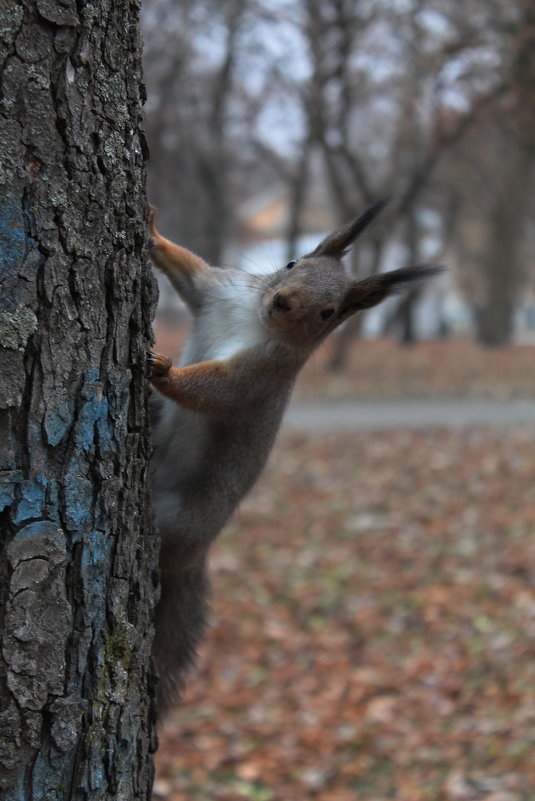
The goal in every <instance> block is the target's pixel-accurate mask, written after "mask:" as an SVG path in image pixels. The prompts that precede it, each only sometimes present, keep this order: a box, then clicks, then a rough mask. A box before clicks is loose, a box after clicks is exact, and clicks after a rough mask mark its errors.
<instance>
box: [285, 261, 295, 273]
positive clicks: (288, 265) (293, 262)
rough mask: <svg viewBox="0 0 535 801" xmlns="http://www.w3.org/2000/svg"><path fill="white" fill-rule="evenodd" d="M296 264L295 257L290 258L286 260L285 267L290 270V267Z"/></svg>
mask: <svg viewBox="0 0 535 801" xmlns="http://www.w3.org/2000/svg"><path fill="white" fill-rule="evenodd" d="M296 264H297V259H292V260H291V261H289V262H288V264H287V265H286V269H287V270H291V269H292V267H294V266H295V265H296Z"/></svg>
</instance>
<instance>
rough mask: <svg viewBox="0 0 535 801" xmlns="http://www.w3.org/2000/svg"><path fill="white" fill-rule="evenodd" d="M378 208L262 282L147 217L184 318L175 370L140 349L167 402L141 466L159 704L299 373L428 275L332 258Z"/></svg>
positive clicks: (192, 641)
mask: <svg viewBox="0 0 535 801" xmlns="http://www.w3.org/2000/svg"><path fill="white" fill-rule="evenodd" d="M383 205H384V204H383V203H379V204H376V206H374V207H372V208H371V209H368V210H367V211H366V212H365V213H364V214H363V215H362V216H361V217H359V218H358V219H357V220H355V221H354V222H353V223H350V224H349V225H347V226H345V227H344V228H342V229H340V230H339V231H335V232H334V233H333V234H331V235H330V236H329V237H327V238H326V239H325V240H324V241H323V242H322V243H320V245H319V246H318V247H317V248H316V250H315V251H314V252H313V253H311V254H309V255H307V256H305V257H303V258H301V259H299V260H297V261H296V262H295V263H291V265H290V269H288V268H284V267H283V268H282V269H280V270H278V271H277V272H275V273H274V274H273V275H271V276H267V277H266V276H250V275H246V274H244V273H240V272H237V271H224V270H214V269H212V268H210V267H208V265H206V264H204V263H203V262H202V260H200V259H198V258H197V257H195V256H193V255H192V254H190V253H189V252H185V251H183V249H180V248H178V247H177V246H175V245H173V244H172V243H169V242H168V241H167V240H164V239H163V237H161V236H160V235H159V234H158V232H157V231H156V229H155V228H154V225H153V222H152V227H151V232H152V239H151V241H150V245H151V256H152V259H153V261H154V263H155V264H156V265H157V266H159V267H160V268H161V269H162V270H163V271H164V272H166V274H167V275H168V276H169V277H170V279H171V281H172V283H173V284H174V286H175V288H177V291H179V294H180V295H181V296H182V297H183V298H184V300H185V301H186V302H187V303H188V304H189V306H190V308H191V310H192V312H193V315H194V319H193V326H192V333H191V336H190V339H189V341H188V343H187V344H186V347H185V350H184V355H183V357H182V360H181V366H180V367H179V368H172V367H170V362H169V361H168V360H167V359H165V357H162V356H159V355H158V354H149V366H150V369H151V377H152V381H153V384H154V385H155V386H156V387H157V389H159V390H160V391H161V392H163V393H164V394H165V395H166V396H167V397H166V398H165V400H164V402H163V405H162V404H161V403H158V404H155V406H156V405H158V407H159V408H158V410H157V411H156V408H155V414H154V442H155V452H154V457H153V460H152V491H153V502H154V508H155V514H156V524H157V527H158V529H159V531H160V534H161V537H162V551H161V559H160V565H161V571H162V585H161V586H162V589H161V599H160V602H159V605H158V609H157V619H156V639H155V643H154V655H155V659H156V662H157V665H158V668H159V671H160V706H161V708H163V707H164V706H165V705H166V704H167V703H168V702H169V701H170V700H172V699H173V698H174V697H176V694H177V692H178V691H179V690H180V689H181V687H182V685H183V682H184V678H185V675H186V673H187V670H188V668H189V666H190V665H191V664H192V662H193V660H194V657H195V649H196V646H197V644H198V642H199V640H200V638H201V636H202V633H203V630H204V628H205V625H206V623H205V621H206V597H207V591H208V580H207V577H206V557H207V553H208V549H209V546H210V544H211V542H212V541H213V540H214V539H215V537H216V536H217V534H218V533H219V531H220V530H221V528H222V527H223V526H224V524H225V523H226V521H227V520H228V518H229V517H230V515H231V514H232V513H233V511H234V509H235V508H236V506H237V505H238V504H239V502H240V500H241V499H242V498H243V497H244V495H245V494H246V493H247V492H248V491H249V489H250V488H251V487H252V485H253V484H254V482H255V481H256V479H257V478H258V476H259V474H260V472H261V471H262V468H263V467H264V464H265V462H266V460H267V458H268V455H269V452H270V450H271V447H272V445H273V442H274V439H275V436H276V434H277V431H278V429H279V426H280V422H281V419H282V415H283V412H284V409H285V407H286V404H287V402H288V399H289V397H290V394H291V391H292V387H293V384H294V381H295V378H296V376H297V373H298V372H299V370H300V368H301V367H302V365H303V364H304V363H305V361H306V359H307V358H308V356H309V355H310V354H311V353H312V351H313V350H314V349H315V348H316V347H317V346H318V344H319V343H320V342H321V341H323V340H324V339H325V337H326V336H327V335H328V334H329V333H330V332H331V331H332V330H333V329H334V328H336V327H337V326H338V325H339V324H340V323H341V322H343V321H344V320H345V319H347V317H349V316H350V315H351V314H353V313H354V312H356V311H359V310H361V309H364V308H368V307H370V306H373V305H376V304H377V303H379V302H381V301H382V300H383V299H384V298H386V297H387V296H388V295H390V294H392V293H393V292H396V291H399V290H400V288H403V287H404V286H405V285H410V284H411V283H413V282H414V281H418V280H420V279H422V278H426V277H428V276H429V275H431V274H433V273H435V272H437V271H438V270H439V269H440V268H437V267H434V266H432V265H420V266H416V267H408V268H404V269H402V270H396V271H394V272H391V273H385V274H381V275H379V276H372V277H369V278H366V279H363V280H360V281H358V280H355V279H354V278H353V277H351V276H349V275H348V274H347V273H346V270H345V268H344V265H343V263H342V261H341V257H342V255H343V254H344V252H345V251H346V250H347V248H348V247H349V246H350V244H351V243H352V242H353V240H354V239H355V238H356V236H358V235H359V234H360V232H361V231H362V230H363V229H364V227H365V226H366V225H367V224H368V223H369V222H371V220H372V219H373V218H374V217H375V216H376V214H377V213H378V212H379V211H380V210H381V208H382V207H383ZM195 260H196V261H195ZM192 365H193V366H195V365H197V366H199V367H200V368H202V369H201V370H200V371H199V373H198V374H197V373H196V372H195V367H194V368H193V372H192V371H191V366H192ZM203 365H206V367H205V368H204V367H203ZM184 406H187V407H188V408H184Z"/></svg>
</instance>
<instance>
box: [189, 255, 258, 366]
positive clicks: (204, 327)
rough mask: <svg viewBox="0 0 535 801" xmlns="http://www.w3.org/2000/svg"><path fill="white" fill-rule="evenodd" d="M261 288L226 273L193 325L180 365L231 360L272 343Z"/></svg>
mask: <svg viewBox="0 0 535 801" xmlns="http://www.w3.org/2000/svg"><path fill="white" fill-rule="evenodd" d="M260 308H261V302H260V286H259V284H258V282H257V281H256V280H255V278H254V276H250V275H248V274H247V273H240V272H236V271H234V270H233V271H232V272H231V271H228V273H227V271H222V278H221V281H218V282H217V283H215V284H214V286H213V288H212V287H211V288H210V293H209V295H208V297H207V298H206V302H205V304H204V305H203V308H202V309H201V311H200V313H199V315H198V316H197V317H196V318H195V320H194V323H193V330H192V333H191V336H190V337H189V339H188V342H187V343H186V347H185V349H184V352H183V354H182V358H181V360H180V363H181V365H182V366H184V365H188V364H195V363H197V362H201V361H206V360H209V359H230V358H231V357H232V356H235V355H236V354H237V353H239V352H240V351H243V350H245V349H247V348H254V347H257V346H262V345H264V344H266V343H267V342H268V341H269V338H270V336H269V331H268V330H267V328H266V327H265V325H264V324H263V322H262V319H261V312H260Z"/></svg>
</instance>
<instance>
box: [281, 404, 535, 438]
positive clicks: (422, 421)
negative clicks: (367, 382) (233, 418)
mask: <svg viewBox="0 0 535 801" xmlns="http://www.w3.org/2000/svg"><path fill="white" fill-rule="evenodd" d="M476 425H486V426H511V425H531V426H535V400H534V401H530V400H511V401H491V400H489V401H486V400H467V399H463V398H461V399H458V400H455V399H451V400H427V401H421V400H392V401H377V402H372V401H329V402H326V401H319V402H317V403H314V402H313V401H307V402H304V401H296V402H294V403H292V404H290V407H289V409H288V411H287V412H286V416H285V418H284V426H285V427H286V428H293V429H300V428H301V429H323V430H325V429H348V430H349V429H355V430H362V429H364V430H370V429H388V428H432V427H435V426H445V427H447V428H459V427H463V426H476Z"/></svg>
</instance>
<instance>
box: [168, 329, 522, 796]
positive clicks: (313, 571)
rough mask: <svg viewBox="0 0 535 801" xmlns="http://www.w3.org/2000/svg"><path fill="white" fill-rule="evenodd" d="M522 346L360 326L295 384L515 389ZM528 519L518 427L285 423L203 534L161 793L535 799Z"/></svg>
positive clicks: (479, 392) (510, 392)
mask: <svg viewBox="0 0 535 801" xmlns="http://www.w3.org/2000/svg"><path fill="white" fill-rule="evenodd" d="M159 347H160V345H159ZM161 349H162V350H164V347H163V345H162V347H161ZM164 352H169V349H165V350H164ZM533 355H534V354H533V349H528V348H526V349H522V348H511V349H508V350H507V351H501V352H496V353H492V352H482V351H479V350H478V349H477V348H475V346H472V345H468V344H465V343H449V344H443V343H438V344H436V343H432V344H429V345H427V344H425V345H419V346H417V347H416V348H413V349H412V350H410V351H402V350H398V349H397V348H395V347H394V346H392V345H389V344H388V343H381V342H379V343H365V344H364V345H363V346H359V350H358V356H357V351H356V354H355V367H354V373H353V375H352V376H351V377H348V378H344V377H341V378H340V379H337V380H336V383H335V384H334V385H333V384H332V382H331V379H330V378H329V377H327V376H325V374H324V373H323V370H322V365H321V359H322V356H321V355H320V357H319V359H317V360H316V364H315V365H312V366H311V367H310V368H309V371H308V372H307V375H306V376H305V379H304V381H303V383H302V385H301V390H300V391H301V392H302V393H303V395H306V396H308V397H310V396H311V395H314V396H316V397H319V395H320V389H322V388H324V387H325V386H326V385H328V386H329V392H328V394H329V395H330V394H331V393H332V392H335V396H336V397H349V396H350V394H351V393H353V394H354V395H355V396H356V397H361V398H362V397H372V398H373V397H390V398H393V397H400V396H402V395H403V393H402V392H401V388H404V392H405V393H406V394H407V395H409V396H412V397H414V396H415V395H417V394H418V393H417V390H416V388H415V387H416V386H418V381H419V382H420V386H422V387H423V386H426V387H427V391H426V393H424V394H427V395H428V396H430V397H440V396H442V395H444V396H450V397H460V396H462V395H463V394H465V395H468V396H469V397H491V398H492V397H501V398H503V397H528V396H529V395H530V394H531V395H533V389H534V386H533V384H534V378H533ZM481 362H482V363H483V364H484V366H485V369H483V367H482V366H481V364H480V363H481ZM362 370H365V371H367V372H368V376H369V381H365V378H364V377H363V375H362ZM379 373H380V375H378V374H379ZM409 374H411V375H412V376H413V379H414V381H415V382H416V383H415V384H411V383H409V379H408V375H409ZM388 376H389V379H388ZM389 380H390V383H389ZM334 387H336V390H335V389H334ZM453 387H454V389H453ZM431 388H432V391H431ZM442 388H444V389H442ZM534 530H535V427H530V426H523V427H514V426H513V427H508V428H503V429H502V428H485V427H471V428H465V429H459V430H446V429H438V428H433V429H429V430H411V431H409V430H393V431H382V432H373V431H370V432H350V431H347V430H346V431H343V432H338V433H336V432H333V433H323V434H318V433H315V434H314V433H306V432H305V433H296V432H289V431H284V432H283V433H282V434H281V435H280V437H279V441H278V443H277V446H276V448H275V450H274V452H273V455H272V458H271V460H270V463H269V466H268V469H267V471H266V473H265V474H264V476H263V478H262V479H261V481H260V482H259V484H258V485H257V487H256V488H255V490H254V491H253V493H251V495H250V496H249V498H248V499H247V500H246V501H245V502H244V503H243V504H242V507H241V509H240V511H239V512H238V514H237V515H236V517H235V519H234V520H233V522H232V523H231V524H230V525H229V526H228V527H227V529H226V530H225V532H224V533H223V534H222V536H221V538H220V539H219V541H218V543H217V544H216V545H215V547H214V549H213V554H212V559H211V565H212V577H213V588H214V597H213V623H214V625H213V628H212V630H211V632H210V634H209V636H208V638H207V641H206V643H205V645H204V647H203V649H202V656H201V662H200V668H199V670H198V671H197V674H196V676H195V678H194V679H193V680H192V681H191V683H190V686H189V688H188V690H187V693H186V697H185V699H184V703H183V705H182V706H181V708H179V709H178V710H177V711H176V712H175V713H174V714H173V715H172V716H171V718H170V720H169V721H168V723H167V725H166V727H165V730H164V731H163V732H162V734H161V748H160V753H159V756H158V769H157V783H156V789H157V791H158V793H159V795H158V796H157V797H161V798H167V799H169V800H170V801H190V800H191V799H199V800H202V801H206V800H207V799H222V801H240V799H252V801H305V799H318V800H319V801H360V800H361V799H362V801H383V800H385V801H386V799H396V801H442V800H444V801H450V800H451V801H455V799H459V800H461V801H462V799H467V801H470V799H485V800H486V801H531V799H535V759H534V752H535V639H534V635H535V583H534V579H535V538H534V537H533V533H534Z"/></svg>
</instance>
